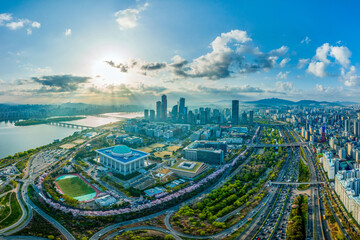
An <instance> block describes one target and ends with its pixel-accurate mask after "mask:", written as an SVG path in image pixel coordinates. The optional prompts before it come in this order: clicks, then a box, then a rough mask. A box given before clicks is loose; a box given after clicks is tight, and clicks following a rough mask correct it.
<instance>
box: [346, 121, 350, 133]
mask: <svg viewBox="0 0 360 240" xmlns="http://www.w3.org/2000/svg"><path fill="white" fill-rule="evenodd" d="M349 132H350V122H349V119H346V120H345V133H346V134H348V133H349Z"/></svg>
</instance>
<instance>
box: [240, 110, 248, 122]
mask: <svg viewBox="0 0 360 240" xmlns="http://www.w3.org/2000/svg"><path fill="white" fill-rule="evenodd" d="M241 121H242V123H244V124H246V123H247V114H246V112H243V113H242V114H241Z"/></svg>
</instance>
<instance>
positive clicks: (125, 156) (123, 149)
mask: <svg viewBox="0 0 360 240" xmlns="http://www.w3.org/2000/svg"><path fill="white" fill-rule="evenodd" d="M95 152H97V153H99V154H101V155H104V156H106V157H109V158H111V159H114V160H116V161H119V162H122V163H128V162H132V161H134V160H136V159H139V158H141V157H145V156H148V155H149V154H148V153H146V152H142V151H139V150H136V149H132V148H129V147H128V146H125V145H118V146H113V147H108V148H102V149H98V150H95Z"/></svg>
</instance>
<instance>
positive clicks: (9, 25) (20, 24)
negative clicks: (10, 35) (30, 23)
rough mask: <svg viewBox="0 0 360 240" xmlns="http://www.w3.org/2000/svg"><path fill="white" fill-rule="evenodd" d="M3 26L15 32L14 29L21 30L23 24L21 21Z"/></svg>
mask: <svg viewBox="0 0 360 240" xmlns="http://www.w3.org/2000/svg"><path fill="white" fill-rule="evenodd" d="M5 26H6V27H8V28H9V29H11V30H16V29H19V28H22V27H23V26H24V22H23V21H18V22H9V23H6V24H5Z"/></svg>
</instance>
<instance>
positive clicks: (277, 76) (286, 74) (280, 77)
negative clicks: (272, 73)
mask: <svg viewBox="0 0 360 240" xmlns="http://www.w3.org/2000/svg"><path fill="white" fill-rule="evenodd" d="M289 73H290V72H289V71H286V72H279V73H278V74H277V75H276V78H278V79H287V76H288V74H289Z"/></svg>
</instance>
